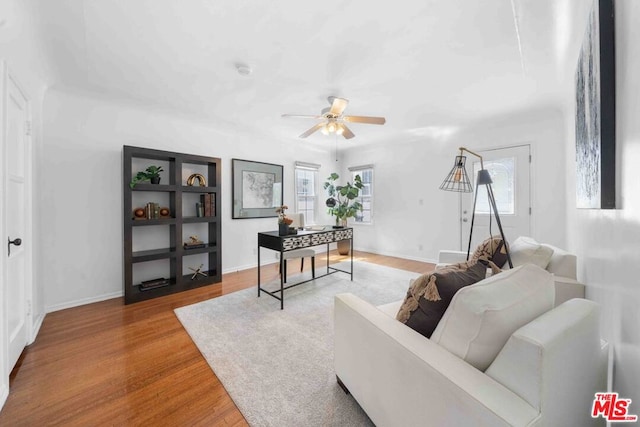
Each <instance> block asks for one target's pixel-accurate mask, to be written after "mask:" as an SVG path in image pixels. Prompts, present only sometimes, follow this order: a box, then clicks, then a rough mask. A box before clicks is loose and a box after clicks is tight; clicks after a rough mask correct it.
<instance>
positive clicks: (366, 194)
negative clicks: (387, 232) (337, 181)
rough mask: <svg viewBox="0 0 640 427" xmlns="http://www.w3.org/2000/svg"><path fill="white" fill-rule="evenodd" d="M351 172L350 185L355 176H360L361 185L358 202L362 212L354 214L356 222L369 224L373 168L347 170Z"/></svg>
mask: <svg viewBox="0 0 640 427" xmlns="http://www.w3.org/2000/svg"><path fill="white" fill-rule="evenodd" d="M349 172H351V183H353V181H355V179H356V175H360V179H361V180H362V185H363V186H364V187H363V188H362V189H361V190H360V194H359V195H358V199H357V200H358V201H359V202H360V203H361V204H362V211H361V212H358V213H357V214H356V218H355V220H356V222H357V223H361V224H371V223H372V222H373V166H372V165H367V166H358V167H352V168H349Z"/></svg>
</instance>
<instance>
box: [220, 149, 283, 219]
mask: <svg viewBox="0 0 640 427" xmlns="http://www.w3.org/2000/svg"><path fill="white" fill-rule="evenodd" d="M231 162H232V164H231V169H232V172H231V173H232V175H233V179H232V182H231V185H232V190H231V192H232V193H233V201H232V203H233V213H232V216H231V217H232V218H233V219H246V218H269V217H277V216H278V214H277V213H276V208H277V207H279V206H282V200H283V199H282V190H283V186H282V170H283V166H282V165H275V164H272V163H263V162H254V161H251V160H241V159H232V160H231Z"/></svg>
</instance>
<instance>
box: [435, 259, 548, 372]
mask: <svg viewBox="0 0 640 427" xmlns="http://www.w3.org/2000/svg"><path fill="white" fill-rule="evenodd" d="M554 296H555V286H554V283H553V276H552V275H551V273H549V272H548V271H546V270H543V269H542V268H540V267H537V266H535V265H532V264H527V265H523V266H520V267H515V268H513V269H512V270H508V271H505V272H504V273H500V274H497V275H494V276H491V277H489V278H488V279H486V280H483V281H482V282H480V283H477V284H475V285H473V286H467V287H464V288H462V289H460V291H459V292H458V293H456V294H455V296H454V297H453V299H452V300H451V303H450V304H449V308H448V309H447V311H446V312H445V314H444V315H443V316H442V320H441V321H440V323H438V326H437V327H436V330H435V331H433V334H432V336H431V341H433V342H435V343H436V344H439V345H440V346H441V347H444V348H445V349H447V350H448V351H449V352H450V353H452V354H454V355H456V356H458V357H460V358H461V359H463V360H465V361H466V362H467V363H469V364H470V365H473V366H475V367H476V368H478V369H480V370H481V371H484V370H485V369H487V368H488V367H489V365H490V364H491V362H492V361H493V359H495V357H496V356H497V354H498V352H500V350H501V349H502V347H503V346H504V344H505V343H506V342H507V340H508V339H509V337H510V336H511V334H512V333H513V332H514V331H516V330H517V329H518V328H520V327H521V326H523V325H525V324H527V323H529V322H530V321H531V320H533V319H535V318H536V317H538V316H539V315H541V314H542V313H544V312H546V311H548V310H551V309H552V308H553V300H554Z"/></svg>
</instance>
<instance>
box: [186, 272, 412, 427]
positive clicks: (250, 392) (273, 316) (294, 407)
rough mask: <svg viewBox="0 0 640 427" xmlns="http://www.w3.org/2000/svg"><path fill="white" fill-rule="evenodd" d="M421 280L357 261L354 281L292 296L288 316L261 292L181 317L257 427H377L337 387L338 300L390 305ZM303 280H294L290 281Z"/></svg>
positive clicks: (334, 279)
mask: <svg viewBox="0 0 640 427" xmlns="http://www.w3.org/2000/svg"><path fill="white" fill-rule="evenodd" d="M344 267H348V265H347V266H343V268H344ZM323 272H324V271H323ZM417 276H418V274H417V273H412V272H409V271H403V270H398V269H395V268H390V267H384V266H380V265H376V264H370V263H367V262H354V280H353V282H352V281H350V280H349V275H347V274H344V273H335V274H331V275H329V276H327V277H323V278H319V279H316V280H314V281H311V282H309V283H306V284H302V285H300V286H297V287H295V288H292V289H289V290H287V291H285V301H284V310H280V301H278V300H276V299H274V298H272V297H270V296H269V295H266V294H262V296H261V297H260V298H258V297H257V288H256V287H253V288H251V289H245V290H242V291H238V292H234V293H231V294H228V295H224V296H221V297H218V298H214V299H211V300H208V301H203V302H200V303H198V304H193V305H190V306H186V307H181V308H178V309H176V310H175V313H176V316H177V317H178V319H179V320H180V322H182V325H183V326H184V328H185V329H186V330H187V332H188V333H189V335H190V336H191V338H192V339H193V341H194V342H195V344H196V345H197V347H198V349H199V350H200V352H201V353H202V355H203V356H204V358H205V359H206V360H207V362H208V363H209V365H210V366H211V369H213V371H214V372H215V374H216V376H217V377H218V378H219V379H220V381H221V382H222V384H223V385H224V387H225V389H226V390H227V392H228V393H229V395H230V396H231V398H232V399H233V401H234V402H235V403H236V405H237V406H238V408H239V409H240V411H241V412H242V414H243V415H244V417H245V419H246V420H247V422H248V423H249V424H250V425H252V426H279V427H280V426H296V427H299V426H364V425H373V424H372V422H371V420H369V418H368V417H367V415H366V414H365V413H364V411H363V410H362V409H361V408H360V407H359V406H358V404H357V402H356V401H355V400H354V399H353V397H352V396H351V395H347V394H345V393H344V392H343V391H342V389H341V388H340V387H339V386H338V385H337V383H336V377H335V373H334V370H333V306H334V295H336V294H339V293H344V292H351V293H353V294H355V295H358V296H360V297H361V298H363V299H364V300H366V301H369V302H371V303H372V304H374V305H380V304H385V303H389V302H393V301H397V300H399V299H401V298H403V297H404V295H405V293H406V291H407V288H408V286H409V280H410V279H412V278H416V277H417ZM303 278H307V276H306V274H303V275H300V274H298V275H296V274H292V275H290V276H289V281H290V282H295V281H299V280H302V279H303ZM269 286H271V287H274V288H275V286H276V283H270V284H269ZM277 286H278V287H279V282H278V284H277Z"/></svg>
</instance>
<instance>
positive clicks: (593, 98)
mask: <svg viewBox="0 0 640 427" xmlns="http://www.w3.org/2000/svg"><path fill="white" fill-rule="evenodd" d="M614 52H615V51H614V21H613V0H595V1H594V3H593V8H592V10H591V13H590V14H589V22H588V23H587V29H586V32H585V37H584V40H583V42H582V49H581V51H580V57H579V58H578V66H577V68H576V78H575V79H576V120H575V123H576V168H577V170H576V196H577V207H578V208H585V209H615V207H616V188H615V181H616V179H615V177H616V170H615V168H616V155H615V152H616V149H615V147H616V142H615V54H614Z"/></svg>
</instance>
